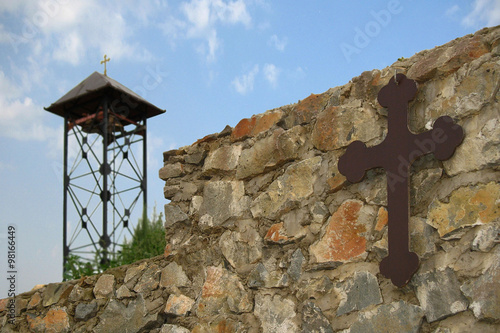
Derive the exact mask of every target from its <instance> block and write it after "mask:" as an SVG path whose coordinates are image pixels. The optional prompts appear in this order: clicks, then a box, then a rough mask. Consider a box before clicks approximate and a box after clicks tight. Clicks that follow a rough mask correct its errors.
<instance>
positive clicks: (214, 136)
mask: <svg viewBox="0 0 500 333" xmlns="http://www.w3.org/2000/svg"><path fill="white" fill-rule="evenodd" d="M215 139H217V134H209V135H206V136H204V137H203V138H201V139H199V140H197V141H196V142H195V143H193V146H194V145H197V144H199V143H203V142H210V141H214V140H215Z"/></svg>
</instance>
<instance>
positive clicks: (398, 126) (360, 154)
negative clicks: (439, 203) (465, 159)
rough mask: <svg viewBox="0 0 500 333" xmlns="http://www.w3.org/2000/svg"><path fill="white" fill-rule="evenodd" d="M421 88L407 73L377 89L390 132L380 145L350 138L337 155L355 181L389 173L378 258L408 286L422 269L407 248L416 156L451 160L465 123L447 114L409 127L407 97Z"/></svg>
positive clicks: (383, 268) (382, 268) (392, 275)
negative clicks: (384, 235) (385, 239)
mask: <svg viewBox="0 0 500 333" xmlns="http://www.w3.org/2000/svg"><path fill="white" fill-rule="evenodd" d="M416 93H417V85H416V83H415V81H413V80H411V79H409V78H407V77H406V76H405V75H403V74H397V75H396V76H395V77H392V78H391V80H390V81H389V83H388V84H387V85H386V86H385V87H383V88H382V89H381V90H380V92H379V94H378V102H379V103H380V105H382V106H383V107H386V108H388V126H387V127H388V129H387V136H386V138H385V139H384V141H382V143H380V144H379V145H377V146H374V147H369V148H368V147H366V145H365V144H364V143H363V142H361V141H354V142H352V143H351V144H350V145H349V146H348V147H347V150H346V152H345V154H344V155H343V156H342V157H341V158H340V159H339V163H338V168H339V171H340V172H341V173H342V174H343V175H344V176H346V177H347V180H349V181H350V182H352V183H356V182H359V181H361V179H363V177H364V175H365V172H366V171H367V170H369V169H372V168H377V167H382V168H384V169H385V172H386V175H387V211H388V214H389V218H388V229H389V230H388V236H389V255H388V256H387V257H385V258H384V259H383V260H382V261H381V262H380V272H381V273H382V274H383V275H384V276H385V277H387V278H390V279H391V281H392V283H394V284H395V285H396V286H398V287H402V286H404V285H406V284H407V283H408V282H409V280H410V278H411V277H412V275H413V274H414V273H415V271H416V270H417V268H418V265H419V262H418V256H417V255H416V254H415V253H414V252H410V250H409V234H408V222H409V205H410V204H409V172H410V166H411V164H412V163H413V161H415V160H416V159H417V158H418V157H420V156H422V155H425V154H428V153H434V156H435V157H436V158H437V159H438V160H441V161H443V160H447V159H449V158H450V157H451V156H452V155H453V153H454V152H455V149H456V147H457V146H458V145H460V143H461V142H462V140H463V137H464V132H463V130H462V127H460V126H459V125H457V124H455V123H454V122H453V120H452V119H451V118H450V117H448V116H443V117H439V118H438V119H437V120H436V122H435V123H434V126H433V129H432V130H431V131H427V132H425V133H420V134H413V133H412V132H410V130H409V129H408V102H409V101H411V100H413V98H414V97H415V94H416Z"/></svg>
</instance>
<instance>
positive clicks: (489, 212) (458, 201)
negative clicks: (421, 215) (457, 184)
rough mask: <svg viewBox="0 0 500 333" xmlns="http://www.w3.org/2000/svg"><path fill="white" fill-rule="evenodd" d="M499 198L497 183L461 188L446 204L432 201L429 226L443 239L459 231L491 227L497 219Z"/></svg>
mask: <svg viewBox="0 0 500 333" xmlns="http://www.w3.org/2000/svg"><path fill="white" fill-rule="evenodd" d="M498 198H500V184H499V183H497V182H490V183H488V184H477V185H472V186H468V187H461V188H459V189H457V190H455V191H453V192H452V193H451V195H450V198H449V200H448V202H443V201H440V200H438V199H434V200H433V201H432V203H431V204H430V205H429V213H428V223H429V224H430V225H431V226H433V227H434V228H436V229H437V230H438V232H439V236H441V237H445V238H446V237H447V236H448V235H449V234H450V233H452V232H454V231H456V230H458V229H460V228H463V227H466V226H473V225H480V224H486V223H490V222H492V221H495V220H497V219H499V218H500V202H499V201H498Z"/></svg>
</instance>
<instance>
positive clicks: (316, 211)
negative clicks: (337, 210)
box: [311, 201, 330, 223]
mask: <svg viewBox="0 0 500 333" xmlns="http://www.w3.org/2000/svg"><path fill="white" fill-rule="evenodd" d="M311 215H312V220H313V222H316V223H323V222H324V221H325V219H326V218H327V217H328V215H330V212H329V211H328V207H326V205H325V204H324V203H323V202H321V201H317V202H316V203H314V206H312V207H311Z"/></svg>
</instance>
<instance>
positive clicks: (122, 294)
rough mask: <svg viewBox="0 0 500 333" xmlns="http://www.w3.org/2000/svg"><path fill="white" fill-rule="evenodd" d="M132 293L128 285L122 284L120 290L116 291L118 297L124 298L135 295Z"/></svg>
mask: <svg viewBox="0 0 500 333" xmlns="http://www.w3.org/2000/svg"><path fill="white" fill-rule="evenodd" d="M133 296H134V295H132V293H131V292H130V290H129V289H128V288H127V286H126V285H124V284H123V285H122V286H121V287H120V288H118V290H117V291H116V298H118V299H123V298H128V297H133Z"/></svg>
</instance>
